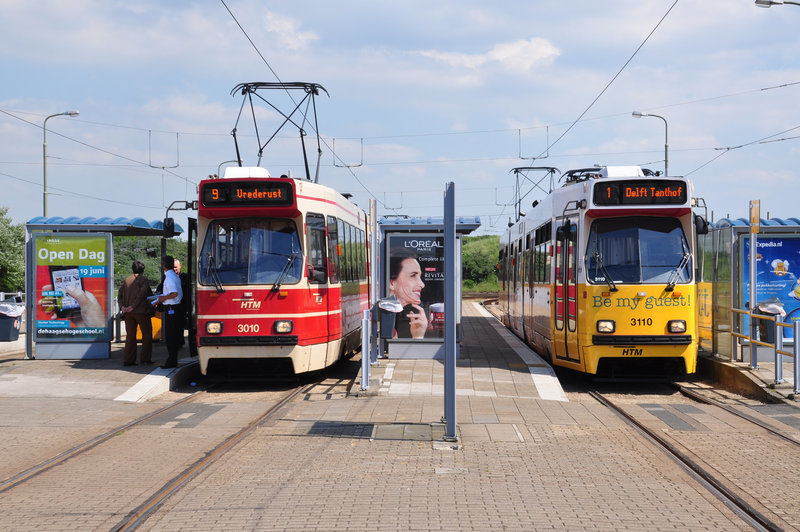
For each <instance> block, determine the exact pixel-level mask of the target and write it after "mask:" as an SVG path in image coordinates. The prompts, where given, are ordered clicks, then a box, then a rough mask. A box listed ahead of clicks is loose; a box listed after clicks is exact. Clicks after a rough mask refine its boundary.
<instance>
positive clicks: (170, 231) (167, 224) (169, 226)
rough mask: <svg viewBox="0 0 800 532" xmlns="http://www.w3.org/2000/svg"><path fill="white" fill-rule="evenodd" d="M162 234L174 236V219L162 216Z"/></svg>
mask: <svg viewBox="0 0 800 532" xmlns="http://www.w3.org/2000/svg"><path fill="white" fill-rule="evenodd" d="M164 236H166V237H170V236H175V220H174V219H172V218H164Z"/></svg>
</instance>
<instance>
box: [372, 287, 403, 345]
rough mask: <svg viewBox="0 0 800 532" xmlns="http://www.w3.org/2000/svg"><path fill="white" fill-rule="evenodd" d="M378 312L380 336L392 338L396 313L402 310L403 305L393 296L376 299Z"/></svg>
mask: <svg viewBox="0 0 800 532" xmlns="http://www.w3.org/2000/svg"><path fill="white" fill-rule="evenodd" d="M378 309H379V311H380V312H379V314H380V328H379V330H380V337H381V338H392V337H393V336H394V324H395V320H396V319H397V314H398V313H399V312H403V305H401V304H400V302H399V301H398V300H397V298H396V297H395V296H391V297H385V298H383V299H379V300H378Z"/></svg>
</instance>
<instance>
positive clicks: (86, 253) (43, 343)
mask: <svg viewBox="0 0 800 532" xmlns="http://www.w3.org/2000/svg"><path fill="white" fill-rule="evenodd" d="M29 246H30V247H29V257H28V259H29V263H28V264H29V269H30V275H31V277H30V283H31V284H30V285H29V287H28V297H29V298H30V299H29V301H30V302H31V306H32V307H33V312H32V313H31V318H32V325H33V327H31V329H32V339H33V340H34V341H35V342H36V343H37V346H38V348H37V352H36V357H37V358H107V357H108V356H110V343H111V340H112V336H113V327H112V321H111V317H112V310H113V280H114V257H113V245H112V235H111V233H78V232H58V231H55V232H53V231H45V232H36V233H33V234H31V240H30V242H29ZM67 292H69V293H70V294H73V295H76V296H77V298H78V299H75V298H73V297H71V296H69V294H67ZM78 300H80V301H78ZM81 307H82V308H81Z"/></svg>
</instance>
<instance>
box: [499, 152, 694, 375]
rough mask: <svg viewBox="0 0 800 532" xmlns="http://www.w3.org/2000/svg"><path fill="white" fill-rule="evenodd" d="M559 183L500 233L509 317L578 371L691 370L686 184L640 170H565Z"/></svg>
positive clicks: (546, 352) (558, 361) (520, 331)
mask: <svg viewBox="0 0 800 532" xmlns="http://www.w3.org/2000/svg"><path fill="white" fill-rule="evenodd" d="M563 179H565V184H564V186H562V187H560V188H557V189H555V190H553V191H552V192H551V193H550V194H549V195H548V196H547V197H546V198H545V199H544V200H542V201H540V202H537V203H534V207H533V210H532V211H530V212H529V213H527V214H526V215H524V216H522V217H521V218H520V219H519V220H518V221H517V222H516V223H514V224H513V225H511V227H509V229H508V231H506V233H505V234H504V236H503V237H502V238H501V242H500V272H499V273H500V275H499V277H500V282H501V286H500V294H499V296H500V297H499V299H500V301H499V303H500V306H501V309H502V311H503V317H504V320H505V322H506V325H507V326H508V327H510V328H511V329H512V330H513V331H514V332H515V333H516V334H517V335H518V336H520V337H521V338H523V339H525V341H526V342H527V343H528V344H529V345H531V346H532V347H533V348H534V349H535V350H536V351H537V352H539V353H540V354H542V355H543V356H545V357H546V358H548V359H550V360H551V362H552V363H553V364H554V365H557V366H563V367H567V368H571V369H573V370H576V371H580V372H585V373H588V374H593V375H598V376H605V377H611V378H614V377H676V376H683V375H686V374H691V373H694V372H695V370H696V364H697V346H698V338H697V324H696V304H697V303H696V292H695V278H694V266H693V257H694V246H695V237H694V235H695V215H694V213H693V212H692V185H691V182H690V181H688V180H687V179H685V178H681V177H659V176H657V175H654V174H652V172H649V171H647V170H643V169H641V168H640V167H638V166H625V167H598V168H590V169H580V170H571V171H569V172H567V173H565V174H564V176H563ZM702 225H703V224H702V222H700V223H699V225H698V227H701V226H702Z"/></svg>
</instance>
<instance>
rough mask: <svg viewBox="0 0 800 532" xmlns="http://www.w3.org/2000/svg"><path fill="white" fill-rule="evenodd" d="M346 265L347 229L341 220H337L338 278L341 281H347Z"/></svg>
mask: <svg viewBox="0 0 800 532" xmlns="http://www.w3.org/2000/svg"><path fill="white" fill-rule="evenodd" d="M349 275H350V273H349V271H348V267H347V229H346V225H345V223H344V222H343V221H342V220H339V278H340V280H341V281H342V282H343V283H346V282H347V281H349V280H350V279H349Z"/></svg>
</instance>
